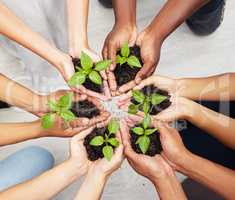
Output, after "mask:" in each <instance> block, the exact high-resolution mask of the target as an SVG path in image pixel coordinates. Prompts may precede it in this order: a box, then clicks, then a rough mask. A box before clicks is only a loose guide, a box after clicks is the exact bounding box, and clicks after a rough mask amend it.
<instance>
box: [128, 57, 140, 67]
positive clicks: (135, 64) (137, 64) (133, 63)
mask: <svg viewBox="0 0 235 200" xmlns="http://www.w3.org/2000/svg"><path fill="white" fill-rule="evenodd" d="M127 63H128V65H130V66H133V67H138V68H141V67H142V66H141V64H140V61H139V59H138V58H137V57H136V56H130V57H129V58H127Z"/></svg>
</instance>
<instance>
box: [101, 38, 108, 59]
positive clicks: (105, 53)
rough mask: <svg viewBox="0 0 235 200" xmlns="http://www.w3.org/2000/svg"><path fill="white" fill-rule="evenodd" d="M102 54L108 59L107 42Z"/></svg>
mask: <svg viewBox="0 0 235 200" xmlns="http://www.w3.org/2000/svg"><path fill="white" fill-rule="evenodd" d="M102 56H103V59H104V60H107V59H108V48H107V45H106V42H105V43H104V47H103V50H102Z"/></svg>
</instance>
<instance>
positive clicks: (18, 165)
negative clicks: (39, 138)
mask: <svg viewBox="0 0 235 200" xmlns="http://www.w3.org/2000/svg"><path fill="white" fill-rule="evenodd" d="M53 165H54V157H53V155H52V154H51V153H50V152H49V151H47V150H46V149H44V148H41V147H36V146H30V147H27V148H24V149H22V150H20V151H18V152H16V153H14V154H12V155H10V156H9V157H7V158H6V159H4V160H1V161H0V191H3V190H5V189H7V188H9V187H11V186H14V185H16V184H19V183H22V182H24V181H27V180H30V179H32V178H34V177H36V176H38V175H40V174H42V173H43V172H45V171H47V170H49V169H51V168H52V167H53Z"/></svg>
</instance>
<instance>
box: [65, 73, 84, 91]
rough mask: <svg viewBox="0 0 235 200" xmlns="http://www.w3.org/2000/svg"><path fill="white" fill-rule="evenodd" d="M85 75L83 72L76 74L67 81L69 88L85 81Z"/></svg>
mask: <svg viewBox="0 0 235 200" xmlns="http://www.w3.org/2000/svg"><path fill="white" fill-rule="evenodd" d="M86 76H87V75H86V74H85V73H84V72H83V71H79V72H76V73H75V74H74V75H73V76H72V77H71V78H70V79H69V81H68V84H69V86H73V87H75V86H78V85H82V84H83V83H84V82H85V81H86Z"/></svg>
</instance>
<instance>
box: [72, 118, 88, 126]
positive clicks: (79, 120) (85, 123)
mask: <svg viewBox="0 0 235 200" xmlns="http://www.w3.org/2000/svg"><path fill="white" fill-rule="evenodd" d="M89 121H90V120H89V119H88V118H77V119H75V120H73V121H71V122H69V125H70V126H71V127H73V128H75V127H86V126H88V125H89Z"/></svg>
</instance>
